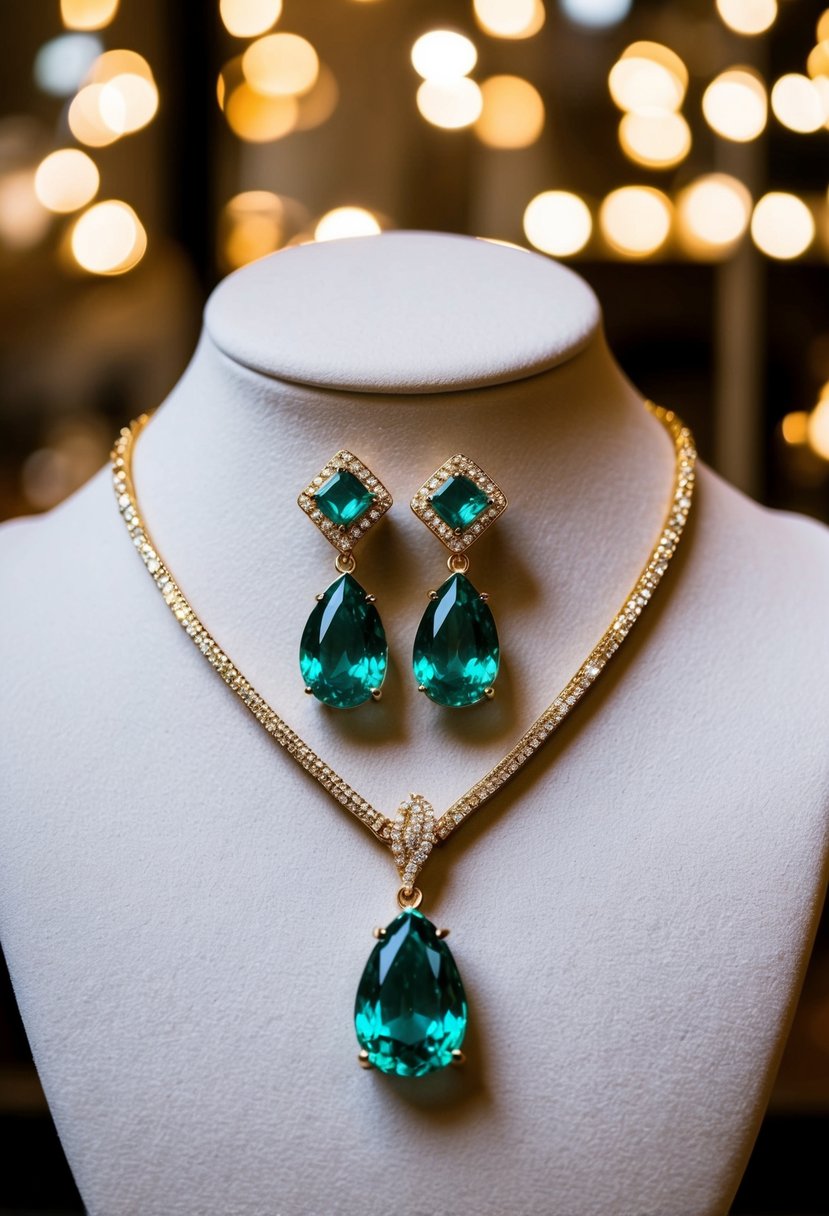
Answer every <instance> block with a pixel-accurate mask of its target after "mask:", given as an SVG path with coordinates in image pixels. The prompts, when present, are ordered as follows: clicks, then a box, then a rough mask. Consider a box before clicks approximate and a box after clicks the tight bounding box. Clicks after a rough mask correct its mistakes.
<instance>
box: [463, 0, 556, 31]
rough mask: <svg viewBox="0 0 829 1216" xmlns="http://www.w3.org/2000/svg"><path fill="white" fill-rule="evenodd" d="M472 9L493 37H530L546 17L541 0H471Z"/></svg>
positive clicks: (480, 24) (483, 27)
mask: <svg viewBox="0 0 829 1216" xmlns="http://www.w3.org/2000/svg"><path fill="white" fill-rule="evenodd" d="M472 10H473V12H474V14H475V20H476V21H477V23H478V25H479V26H480V28H481V29H482V30H483V31H484V33H485V34H489V35H490V36H491V37H493V38H532V36H533V35H534V34H537V33H538V31H539V30H540V29H541V27H542V26H543V24H544V22H545V20H546V17H547V14H546V12H545V11H544V5H543V3H542V0H473V5H472Z"/></svg>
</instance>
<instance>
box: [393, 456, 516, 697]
mask: <svg viewBox="0 0 829 1216" xmlns="http://www.w3.org/2000/svg"><path fill="white" fill-rule="evenodd" d="M411 507H412V510H413V511H414V513H415V515H416V516H417V517H418V519H420V520H422V521H423V523H424V524H425V525H426V527H427V528H429V529H430V530H431V531H432V532H434V534H435V536H436V537H437V538H438V540H440V541H441V542H442V543H443V544H444V545H445V546H446V548H447V549H448V550H449V559H448V561H447V565H448V567H449V570H450V571H451V574H450V576H449V578H448V579H447V580H446V582H444V583H442V584H441V586H440V587H438V589H437V591H430V592H429V604H428V606H427V608H426V611H425V612H424V614H423V617H422V618H421V621H420V624H419V625H418V628H417V634H416V635H415V642H414V652H413V656H412V667H413V670H414V676H415V679H416V680H417V684H418V688H419V689H420V690H421V692H425V693H426V695H427V697H429V699H430V700H432V701H435V702H436V703H437V704H438V705H449V706H452V707H454V708H461V707H463V706H466V705H475V704H477V702H478V701H482V700H484V698H491V697H493V696H494V695H495V690H494V687H493V685H494V684H495V679H496V677H497V675H498V667H499V664H500V659H501V651H500V647H499V644H498V631H497V629H496V628H495V620H494V618H493V615H492V612H491V610H490V608H489V604H488V603H487V600H488V596H486V595H483V594H481V592H479V591H476V589H475V588H474V587H473V585H472V583H471V582H470V581H469V579H468V578H467V577H466V572H467V570H468V569H469V558H468V557H467V555H466V550H467V549H468V548H469V546H470V545H472V544H474V542H475V541H476V540H477V539H478V537H479V536H482V535H483V533H484V532H485V531H486V529H487V528H488V527H490V525H491V524H493V523H494V522H495V520H496V519H497V518H498V516H499V515H502V514H503V512H504V511H506V509H507V500H506V498H505V497H504V494H503V492H502V491H501V490H500V489H499V487H498V486H497V485H496V484H495V482H494V481H493V480H492V478H491V477H488V476H487V474H486V473H485V472H484V471H483V469H482V468H480V467H479V466H478V465H477V464H475V463H474V461H472V460H469V458H468V457H466V456H463V455H461V454H460V453H459V454H458V455H457V456H452V457H451V459H449V460H447V461H446V463H445V464H442V465H441V466H440V468H439V469H438V470H437V471H436V472H435V473H433V474H432V476H431V477H430V478H429V480H428V481H427V482H425V483H424V484H423V485H422V486H421V487H420V489H419V490H418V491H417V493H416V494H415V496H414V498H413V499H412V503H411Z"/></svg>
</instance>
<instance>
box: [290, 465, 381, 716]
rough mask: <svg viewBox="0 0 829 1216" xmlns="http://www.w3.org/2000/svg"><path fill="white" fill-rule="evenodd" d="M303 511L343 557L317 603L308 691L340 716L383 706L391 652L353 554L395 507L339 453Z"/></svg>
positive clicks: (305, 643)
mask: <svg viewBox="0 0 829 1216" xmlns="http://www.w3.org/2000/svg"><path fill="white" fill-rule="evenodd" d="M297 502H298V503H299V506H300V507H301V508H302V510H303V511H304V512H305V514H306V515H307V516H308V518H309V519H310V520H311V522H312V523H314V524H316V526H317V527H318V528H319V530H320V532H322V534H323V536H324V537H325V538H326V539H327V540H328V541H330V543H331V544H332V545H333V546H334V548H335V549H336V550H337V556H336V558H335V559H334V565H335V567H336V569H337V574H338V575H339V577H338V578H336V579H335V580H334V582H333V583H331V585H330V586H329V587H327V588H326V590H325V591H323V592H321V593H320V594H319V595H318V596H317V603H316V606H315V607H314V609H313V610H312V612H311V615H310V616H309V617H308V620H307V622H306V625H305V628H304V630H303V632H302V640H301V642H300V647H299V666H300V670H301V672H302V678H303V680H304V681H305V691H306V692H307V693H309V694H312V695H313V696H315V697H316V698H317V700H318V701H322V702H323V704H325V705H331V706H333V707H334V708H336V709H352V708H353V707H354V706H355V705H362V704H363V703H364V702H365V701H369V700H375V701H379V699H380V690H381V688H382V685H383V680H384V678H385V675H386V667H387V665H388V657H389V648H388V643H387V641H386V633H385V630H384V629H383V623H382V621H381V620H380V614H379V612H378V611H377V608H376V607H375V604H374V596H373V595H367V594H366V591H365V589H364V588H363V587H361V586H360V584H359V583H358V582H357V580H356V578H354V577H353V575H354V570H355V568H356V565H357V562H356V560H355V557H354V552H353V549H354V546H355V544H356V543H357V541H359V540H360V539H361V538H362V537H363V536H365V535H366V533H367V532H368V531H369V530H370V529H371V528H373V527H374V525H375V524H376V523H377V522H378V520H380V519H381V518H382V517H383V516H384V515H385V513H386V511H388V509H389V507H390V506H391V505H392V497H391V494H389V492H388V490H387V489H386V487H385V486H384V485H383V484H382V483H381V482H380V480H379V479H378V478H377V477H376V476H375V474H374V473H372V471H371V469H369V468H368V467H367V466H366V465H364V464H363V463H362V462H361V461H360V460H358V459H357V457H356V456H354V455H353V453H351V452H345V451H343V452H337V454H336V456H332V458H331V459H330V460H329V461H328V463H327V464H326V466H325V468H324V469H322V471H321V472H320V473H318V474H317V476H316V477H315V478H314V479H313V481H312V482H311V483H310V484H309V485H308V486H306V487H305V489H304V490H303V491H302V493H301V494H300V496H299V498H298V499H297Z"/></svg>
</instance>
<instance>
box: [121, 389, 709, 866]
mask: <svg viewBox="0 0 829 1216" xmlns="http://www.w3.org/2000/svg"><path fill="white" fill-rule="evenodd" d="M646 404H647V406H648V408H649V409H650V410H651V412H652V413H653V414H654V415H655V417H656V418H658V419H659V421H660V422H661V423H662V424H663V425H664V426H665V428H666V429H667V431H668V432H669V434H670V435H671V438H672V439H673V442H674V447H675V450H676V472H675V478H674V487H673V493H672V496H671V501H670V504H669V506H668V511H667V515H666V518H665V522H664V524H663V526H662V531H661V533H660V535H659V539H658V541H657V543H656V545H655V546H654V548H653V550H652V552H651V554H650V556H649V557H648V560H647V562H646V563H645V566H644V567H643V569H642V573H641V574H640V575H639V578H638V579H637V580H636V583H635V584H634V587H633V590H632V591H631V592H630V594H629V595H628V596H627V597H626V599H625V602H624V604H623V605H622V607H621V608H620V610H619V612H618V613H617V614H616V616H615V617H614V619H613V622H612V623H611V625H610V627H609V629H608V630H607V631H606V632H605V634H604V635H603V636H602V638H601V639H600V641H599V643H598V645H596V646H595V647H594V648H593V650H591V652H590V654H589V655H588V656H587V658H586V659H585V661H584V662H583V663H582V665H581V666H580V667H579V669H578V671H577V672H576V673H575V675H574V676H573V677H572V678H571V679H570V680H569V682H568V683H567V684H566V685H565V687H564V688H563V689H562V690H561V692H560V693H559V694H558V696H557V697H556V699H555V700H554V701H553V702H552V703H551V704H550V705H548V706H547V708H546V709H545V710H544V712H543V713H542V714H540V715H539V717H538V718H536V720H535V722H533V724H532V726H531V727H530V728H529V730H528V731H527V732H526V733H525V734H524V735H522V737H521V738H520V739H519V740H518V742H517V743H516V745H515V747H513V748H512V749H511V750H510V751H509V752H508V753H507V755H506V756H504V758H503V759H502V760H500V761H499V762H498V763H497V764H496V765H495V766H494V768H491V769H490V770H489V772H488V773H487V774H486V775H485V776H484V777H482V778H481V780H480V781H478V782H477V783H476V784H475V785H473V786H472V788H471V789H470V790H468V791H467V792H466V793H465V794H463V795H462V797H460V798H458V799H457V801H456V802H453V803H452V805H451V806H450V807H449V809H448V810H447V811H445V812H444V813H443V815H441V816H440V818H439V819H438V821H437V841H436V843H440V842H442V841H445V840H447V839H448V837H449V836H451V834H452V833H453V832H454V831H455V830H456V828H458V827H459V826H460V825H461V824H462V823H463V822H464V820H465V819H468V818H469V816H470V815H471V814H472V813H473V812H474V811H476V810H478V808H479V807H481V806H483V805H484V803H485V802H488V801H489V799H490V798H492V797H493V796H494V795H495V794H497V792H498V791H499V790H500V789H501V787H502V786H504V785H505V784H506V783H507V782H508V781H510V780H511V779H512V778H513V777H514V776H515V775H516V773H517V772H518V771H519V769H521V768H523V766H524V765H525V764H526V763H527V761H528V760H531V759H532V757H533V756H534V755H535V754H536V752H537V751H538V749H539V748H540V747H541V746H542V745H543V744H544V743H545V742H546V741H547V740H548V739H549V738H550V736H551V735H552V734H553V733H554V732H555V731H556V729H557V728H558V727H559V726H560V725H561V723H562V722H563V720H564V719H565V718H566V717H567V715H568V714H569V713H570V711H571V709H573V707H574V706H575V705H576V704H577V703H578V701H579V700H580V698H581V697H582V696H583V695H584V694H585V692H586V691H587V690H588V688H590V686H591V685H592V684H593V683H594V682H595V680H596V679H598V677H599V676H600V675H601V672H602V671H603V669H604V667H605V666H606V665H607V663H608V662H609V661H610V659H611V658H612V657H613V655H614V654H615V653H616V651H617V650H618V649H619V647H620V646H621V644H622V642H623V641H624V639H625V638H626V637H627V636H628V634H629V633H630V631H631V629H632V628H633V626H634V625H635V623H636V621H637V620H638V619H639V617H640V616H641V614H642V611H643V610H644V609H645V608H646V607H647V605H648V602H649V601H650V599H651V596H652V595H653V593H654V591H655V590H656V587H657V586H658V585H659V582H660V580H661V579H662V576H663V575H664V574H665V571H666V570H667V569H668V564H669V562H670V560H671V558H672V557H673V555H674V553H675V552H676V548H677V545H678V544H679V540H680V537H681V536H682V531H683V529H684V527H685V523H686V521H687V519H688V513H689V511H690V509H691V501H692V497H693V491H694V482H695V463H696V451H695V450H694V441H693V437H692V435H691V432H690V430H689V429H688V427H686V426H684V425H683V424H682V422H681V421H680V419H679V418H678V417H677V416H676V414H674V413H673V412H672V411H671V410H666V409H663V408H662V407H661V406H657V405H654V404H653V403H652V402H647V403H646ZM148 421H149V415H148V414H142V415H141V417H140V418H137V419H136V420H135V421H134V422H132V423H131V424H130V426H129V427H125V428H124V429H123V430H122V431H121V433H120V435H119V436H118V439H117V441H116V443H115V447H114V449H113V452H112V473H113V484H114V487H115V496H116V500H117V503H118V508H119V510H120V512H121V516H122V518H123V520H124V523H125V525H126V528H127V531H128V533H129V535H130V538H131V540H132V542H133V544H134V545H135V548H136V549H137V551H138V553H139V555H140V557H141V559H142V561H143V562H144V565H145V566H146V568H147V570H148V571H149V573H150V574H151V575H152V577H153V580H154V581H155V584H156V586H157V587H158V589H159V591H160V592H161V594H162V596H163V597H164V599H165V601H166V603H167V605H168V607H169V608H170V611H171V612H172V613H173V615H174V616H175V618H176V620H177V621H178V622H179V624H180V625H181V627H182V628H183V629H184V631H185V633H186V634H187V636H188V637H189V638H191V639H192V641H193V643H194V645H196V646H197V647H198V649H199V650H200V651H201V653H202V654H203V655H204V657H205V658H206V659H207V661H208V663H209V664H210V666H211V667H213V668H214V670H215V671H216V672H217V673H218V674H219V675H220V676H221V678H222V679H223V680H224V682H225V684H226V685H227V686H228V688H229V689H230V690H231V692H234V693H235V694H236V696H237V697H238V698H239V699H240V701H242V703H243V704H244V705H245V706H246V707H247V708H248V709H249V710H250V712H251V713H252V714H253V716H254V717H255V718H256V720H257V722H260V723H261V724H262V726H263V727H264V728H265V730H266V731H267V732H268V734H270V735H272V736H273V738H274V739H275V740H276V742H277V743H278V744H279V745H280V747H282V748H284V750H285V751H286V752H287V753H288V755H289V756H291V757H292V758H293V759H294V760H295V761H296V762H297V764H299V765H301V767H302V768H304V769H305V771H306V772H307V773H309V774H310V775H311V776H312V777H313V778H314V780H315V781H317V782H318V783H319V784H320V785H321V786H322V788H323V789H324V790H325V791H326V793H328V794H330V795H331V797H332V798H333V799H334V800H335V801H336V802H338V803H339V804H340V805H341V806H342V807H343V808H344V809H345V810H347V811H350V813H351V814H352V815H355V816H356V817H357V819H359V820H360V822H361V823H364V824H365V826H366V827H367V828H368V829H369V831H371V832H373V833H374V835H375V836H376V837H377V838H378V839H379V840H381V841H383V843H384V844H386V845H388V846H389V847H390V848H391V847H392V846H393V844H394V843H395V836H394V823H395V821H394V820H393V819H390V818H389V817H388V816H386V815H384V814H383V813H382V811H378V810H377V809H376V808H375V807H373V806H372V805H371V803H370V802H368V801H367V800H366V799H365V798H363V797H361V795H360V794H358V793H357V791H356V790H354V789H352V787H351V786H350V785H349V784H348V782H346V781H344V780H343V778H342V777H341V776H340V775H339V774H338V773H337V772H336V771H335V770H334V769H333V768H332V767H331V766H330V765H328V764H326V763H325V761H324V760H323V759H322V757H321V756H318V755H317V754H316V752H315V751H314V750H313V748H310V747H309V746H308V744H307V743H305V741H304V740H303V739H301V738H300V736H299V735H298V734H297V733H296V731H294V730H292V729H291V728H290V726H288V724H287V723H286V722H284V721H283V720H282V718H280V717H279V715H278V714H277V713H276V711H275V710H274V709H272V708H271V706H270V705H269V704H268V703H267V701H266V700H265V698H264V697H263V696H261V695H260V693H258V692H257V691H256V689H255V688H254V687H253V685H252V684H251V683H250V681H249V680H247V679H246V678H245V676H244V675H243V674H242V673H241V672H240V671H239V669H238V668H237V667H236V666H235V665H234V663H233V662H232V660H231V659H230V658H229V657H228V655H227V654H226V653H225V651H224V650H222V648H221V646H219V644H218V642H216V641H215V640H214V638H213V637H212V636H211V635H210V633H209V632H208V631H207V629H206V628H205V626H204V625H203V624H202V622H201V621H200V620H199V618H198V616H197V615H196V613H195V611H194V610H193V607H192V606H191V604H190V603H189V601H188V600H187V598H186V597H185V595H184V593H183V592H182V590H181V588H180V587H179V585H178V584H177V583H176V581H175V579H174V578H173V576H172V574H171V572H170V570H169V567H168V566H166V565H165V563H164V561H163V560H162V558H161V557H160V555H159V553H158V550H157V548H156V546H155V544H154V542H153V540H152V538H151V536H150V534H149V532H148V531H147V527H146V525H145V523H144V521H143V520H142V518H141V514H140V512H139V509H138V502H137V500H136V496H135V487H134V486H133V482H132V450H133V444H134V442H135V439H136V438H137V437H138V435H139V434H140V433H141V431H142V430H143V429H144V427H145V426H146V424H147V422H148Z"/></svg>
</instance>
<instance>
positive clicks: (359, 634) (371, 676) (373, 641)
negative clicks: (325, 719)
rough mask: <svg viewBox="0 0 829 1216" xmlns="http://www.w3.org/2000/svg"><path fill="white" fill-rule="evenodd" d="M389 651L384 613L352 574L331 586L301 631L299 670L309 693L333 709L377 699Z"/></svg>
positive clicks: (351, 706) (339, 579)
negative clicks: (384, 626) (382, 617)
mask: <svg viewBox="0 0 829 1216" xmlns="http://www.w3.org/2000/svg"><path fill="white" fill-rule="evenodd" d="M388 658H389V648H388V643H387V641H386V633H385V630H384V629H383V623H382V621H381V620H380V614H379V612H378V611H377V609H376V608H375V606H374V604H373V603H372V602H371V601H370V600H369V598H368V596H367V595H366V592H365V590H364V588H363V587H361V586H360V584H359V583H358V582H357V580H356V579H355V578H353V577H352V575H350V574H343V575H341V577H340V578H338V579H335V581H334V582H333V583H331V585H330V587H328V588H327V589H326V590H325V592H324V593H323V594H322V596H321V597H320V599H319V600H318V601H317V603H316V605H315V606H314V609H313V611H312V612H311V615H310V616H309V617H308V621H307V623H306V625H305V628H304V630H303V631H302V640H301V642H300V646H299V666H300V669H301V671H302V678H303V680H304V681H305V687H306V689H307V690H308V691H309V692H311V693H313V694H314V696H315V697H316V698H317V700H318V701H322V702H323V704H325V705H331V706H333V707H334V708H335V709H352V708H353V707H354V706H355V705H362V704H363V703H364V702H365V701H368V700H370V699H371V698H372V697H374V698H375V699H376V698H377V696H378V695H379V690H380V687H381V685H382V683H383V680H384V678H385V675H386V667H387V665H388Z"/></svg>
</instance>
